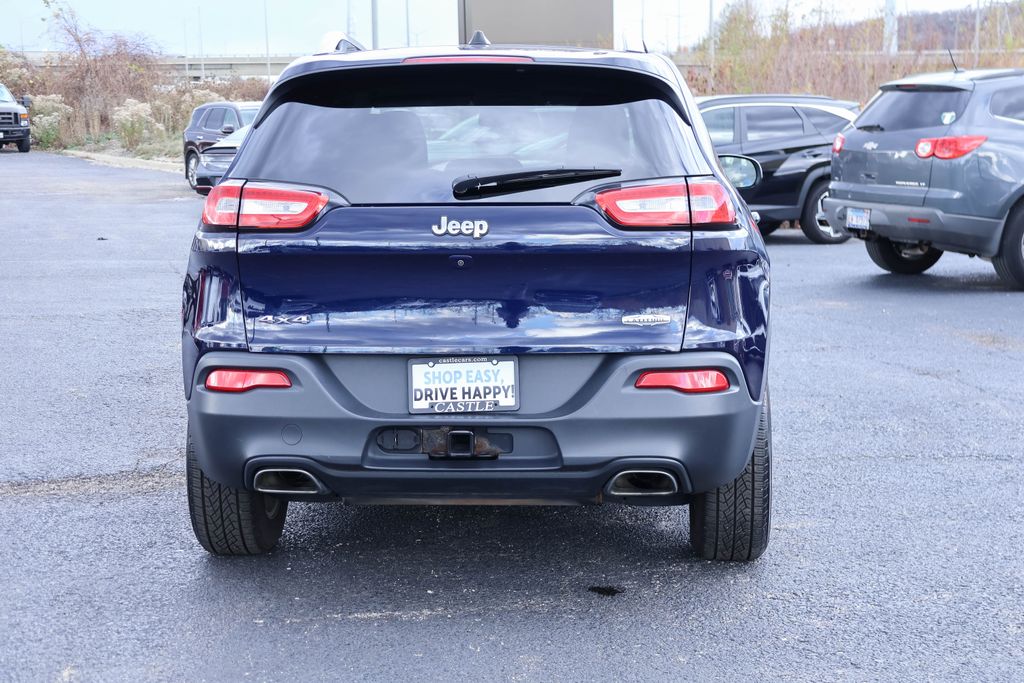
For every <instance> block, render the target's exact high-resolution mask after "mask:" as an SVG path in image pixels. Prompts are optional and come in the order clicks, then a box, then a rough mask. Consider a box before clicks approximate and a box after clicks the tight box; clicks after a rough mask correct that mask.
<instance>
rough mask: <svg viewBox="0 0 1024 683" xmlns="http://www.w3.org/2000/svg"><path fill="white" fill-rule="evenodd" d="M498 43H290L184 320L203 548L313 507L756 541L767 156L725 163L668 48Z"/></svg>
mask: <svg viewBox="0 0 1024 683" xmlns="http://www.w3.org/2000/svg"><path fill="white" fill-rule="evenodd" d="M486 45H487V44H486V42H485V39H481V36H480V34H477V36H475V37H474V39H473V41H471V43H470V44H469V45H467V46H462V47H451V48H410V49H397V50H374V51H368V52H365V53H351V52H350V53H348V54H345V55H344V57H343V58H342V57H340V56H338V55H333V54H330V55H323V56H314V57H307V58H304V59H301V60H298V61H296V62H294V63H293V64H292V65H291V66H289V67H288V68H287V69H286V70H285V71H284V73H283V74H282V75H281V77H280V78H279V80H278V81H277V83H276V85H275V86H274V88H273V89H272V90H271V92H270V94H269V95H268V96H267V100H266V102H265V106H264V108H263V109H261V113H260V115H259V116H258V117H257V118H256V120H255V121H254V122H253V126H252V129H251V130H250V131H249V135H248V137H247V138H246V141H245V144H244V145H243V146H242V148H241V149H240V150H239V152H238V154H237V158H236V160H235V163H234V164H233V165H232V167H231V170H230V171H229V172H228V173H227V174H226V175H225V177H224V178H223V179H222V180H221V182H220V183H219V184H218V185H216V186H215V187H214V188H213V189H212V190H211V191H210V194H209V196H208V197H207V199H206V205H205V208H204V210H203V216H202V220H201V223H200V225H199V227H198V233H197V235H196V237H195V239H194V240H193V244H192V249H191V255H190V260H189V265H188V272H187V275H186V277H185V283H184V292H183V303H184V306H183V310H182V357H183V380H184V389H185V397H186V400H187V404H188V416H189V426H188V448H187V464H186V467H187V471H188V494H189V495H188V498H189V512H190V514H191V519H192V525H193V529H194V530H195V534H196V537H197V538H198V539H199V542H200V543H201V544H202V545H203V547H204V548H206V549H207V550H208V551H210V552H212V553H218V554H228V555H244V554H254V553H262V552H265V551H268V550H270V549H271V548H272V547H273V546H274V544H275V543H276V542H277V540H278V537H279V536H280V534H281V530H282V527H283V525H284V521H285V515H286V512H287V509H288V502H289V501H291V500H303V501H306V500H309V501H317V500H321V501H328V500H339V499H342V500H344V501H346V502H348V503H357V504H358V503H396V502H398V503H417V504H423V503H438V504H442V503H458V502H462V503H466V502H470V501H472V502H477V503H479V502H490V503H500V504H523V503H601V502H604V503H635V504H647V505H686V504H688V505H689V506H690V518H689V519H690V521H689V526H690V536H689V538H690V541H691V543H692V544H693V546H694V548H695V549H696V551H697V553H698V554H699V555H700V556H701V557H705V558H709V559H718V560H752V559H754V558H756V557H757V556H759V555H760V554H761V553H762V552H763V551H764V550H765V548H766V546H767V544H768V534H769V507H770V472H771V465H770V460H771V415H770V402H769V398H768V382H767V378H766V369H767V368H766V365H767V352H768V345H769V340H768V334H769V315H768V308H769V291H770V290H769V281H768V280H769V264H768V255H767V253H766V251H765V248H764V242H763V240H762V238H761V235H760V233H759V232H758V231H757V229H756V226H755V224H754V221H753V217H752V216H751V214H750V212H749V211H748V209H747V207H746V205H745V204H744V202H743V200H742V198H741V197H740V195H739V194H738V193H737V192H736V190H735V189H734V188H735V187H741V188H743V187H747V186H749V185H753V184H754V183H756V182H757V180H758V177H759V168H758V166H757V164H756V162H754V161H752V160H750V159H749V158H746V157H742V156H723V157H722V162H721V165H720V164H719V161H718V159H717V158H716V156H715V151H714V149H713V147H712V144H711V139H710V137H709V136H708V133H707V130H706V129H705V127H704V124H703V121H702V120H701V118H700V114H699V112H698V111H697V107H696V103H695V102H694V100H693V98H692V96H691V95H690V93H689V91H688V89H687V88H686V86H685V85H684V84H683V83H682V80H681V78H680V75H679V70H678V69H677V68H676V67H675V65H674V64H673V63H672V62H671V61H670V60H669V59H667V58H666V57H664V56H661V55H654V54H644V53H631V52H612V51H607V50H597V51H588V50H579V49H568V48H566V49H559V48H522V47H496V46H495V47H488V46H486ZM442 113H443V114H446V115H447V116H440V114H442ZM445 121H447V123H445ZM466 121H471V122H472V123H469V124H466V125H467V126H469V127H474V126H475V127H477V128H479V129H480V130H477V131H475V133H474V134H472V135H471V134H469V131H465V130H463V131H462V133H460V134H459V135H457V136H454V138H451V137H449V138H445V139H449V140H451V144H450V145H445V144H443V142H440V141H441V140H442V139H443V138H444V134H445V131H446V130H450V129H451V128H452V127H454V126H460V125H462V122H466ZM424 122H427V123H428V124H429V125H424ZM428 131H430V132H428ZM467 139H479V140H486V141H487V144H481V145H477V146H468V145H466V144H465V141H466V140H467ZM501 140H506V143H505V145H504V146H502V145H501V144H500V141H501ZM727 173H728V174H729V175H728V176H727V175H726V174H727ZM727 178H728V179H727ZM730 181H731V182H730Z"/></svg>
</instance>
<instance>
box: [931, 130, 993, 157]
mask: <svg viewBox="0 0 1024 683" xmlns="http://www.w3.org/2000/svg"><path fill="white" fill-rule="evenodd" d="M986 140H988V136H986V135H957V136H954V137H948V138H921V139H920V140H918V141H917V146H915V147H914V153H915V154H917V156H919V157H921V158H922V159H927V158H928V157H930V156H934V157H935V158H936V159H959V158H960V157H962V156H965V155H967V154H970V153H971V152H973V151H974V150H976V149H978V148H979V147H981V145H982V143H983V142H985V141H986Z"/></svg>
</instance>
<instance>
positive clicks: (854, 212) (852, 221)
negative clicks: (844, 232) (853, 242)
mask: <svg viewBox="0 0 1024 683" xmlns="http://www.w3.org/2000/svg"><path fill="white" fill-rule="evenodd" d="M846 227H848V228H853V229H854V230H869V229H870V228H871V209H854V208H849V209H847V210H846Z"/></svg>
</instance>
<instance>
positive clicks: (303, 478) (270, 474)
mask: <svg viewBox="0 0 1024 683" xmlns="http://www.w3.org/2000/svg"><path fill="white" fill-rule="evenodd" d="M253 488H255V489H256V490H257V491H259V492H260V493H276V494H287V495H295V494H300V495H318V494H323V493H330V492H329V491H328V490H327V487H326V486H324V485H323V484H321V483H320V480H319V479H317V478H316V477H314V476H313V475H312V474H310V473H309V472H307V471H306V470H300V469H287V468H276V467H275V468H266V469H262V470H260V471H259V472H257V473H256V476H255V477H253Z"/></svg>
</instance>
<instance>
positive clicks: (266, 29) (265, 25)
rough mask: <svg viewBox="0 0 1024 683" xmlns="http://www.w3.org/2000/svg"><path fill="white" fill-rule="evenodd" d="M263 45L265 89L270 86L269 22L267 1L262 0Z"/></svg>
mask: <svg viewBox="0 0 1024 683" xmlns="http://www.w3.org/2000/svg"><path fill="white" fill-rule="evenodd" d="M263 45H264V47H265V48H266V51H267V87H269V86H270V22H269V21H267V0H263Z"/></svg>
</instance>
